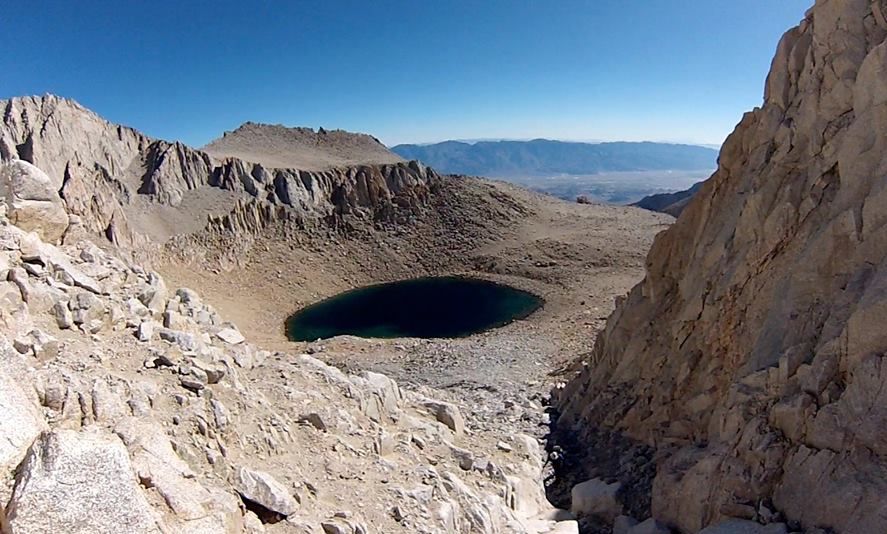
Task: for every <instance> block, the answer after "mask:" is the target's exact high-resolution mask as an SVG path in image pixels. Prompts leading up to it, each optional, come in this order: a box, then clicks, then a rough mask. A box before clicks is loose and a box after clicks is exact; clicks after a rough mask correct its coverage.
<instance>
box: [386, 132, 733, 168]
mask: <svg viewBox="0 0 887 534" xmlns="http://www.w3.org/2000/svg"><path fill="white" fill-rule="evenodd" d="M391 150H392V151H393V152H395V153H397V154H399V155H401V156H402V157H404V158H407V159H416V160H419V161H422V162H424V163H425V164H427V165H431V166H432V167H434V168H436V169H438V170H440V171H442V172H449V173H457V174H471V175H478V176H493V177H507V176H534V175H543V174H593V173H598V172H618V171H650V170H700V169H713V168H714V167H715V165H716V161H715V160H716V157H717V152H716V151H715V150H712V149H710V148H704V147H700V146H692V145H674V144H665V143H625V142H618V143H595V144H592V143H570V142H563V141H550V140H547V139H535V140H533V141H480V142H477V143H473V144H469V143H462V142H459V141H445V142H443V143H437V144H432V145H397V146H395V147H393V148H392V149H391Z"/></svg>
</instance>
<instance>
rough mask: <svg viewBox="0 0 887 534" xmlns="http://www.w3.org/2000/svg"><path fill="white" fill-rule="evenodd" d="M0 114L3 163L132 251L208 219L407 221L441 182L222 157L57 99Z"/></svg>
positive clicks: (12, 103) (377, 167) (398, 165)
mask: <svg viewBox="0 0 887 534" xmlns="http://www.w3.org/2000/svg"><path fill="white" fill-rule="evenodd" d="M0 108H2V109H3V110H4V113H3V120H2V123H0V160H4V161H7V160H11V159H21V160H24V161H27V162H29V163H32V164H34V165H36V166H37V167H38V168H40V169H41V170H43V171H45V172H46V174H47V175H48V176H49V178H50V180H51V181H52V185H53V187H54V189H55V190H56V191H58V192H59V194H60V195H61V196H62V198H64V200H65V205H66V207H67V211H68V212H69V214H71V215H74V216H75V220H74V223H75V226H80V227H82V228H84V229H85V230H87V231H88V232H91V233H94V234H95V233H100V234H104V235H105V236H107V237H108V238H109V239H110V240H111V241H113V242H114V243H116V244H117V245H119V246H123V247H126V248H130V249H133V248H139V247H144V246H148V245H149V244H155V245H156V244H158V243H163V242H165V241H166V240H168V239H169V238H170V237H171V236H173V235H178V234H184V233H195V232H199V231H200V230H202V229H203V228H204V227H205V226H206V224H207V222H208V219H209V218H222V219H223V218H225V217H226V216H230V217H232V218H233V219H236V220H240V221H241V223H247V224H251V225H252V224H259V225H261V224H265V223H267V221H266V220H265V217H266V216H273V215H275V214H279V213H281V212H282V211H286V212H287V214H288V215H287V216H288V217H289V218H292V219H298V220H299V221H300V224H302V225H303V226H305V225H308V226H311V225H316V226H322V227H323V226H326V225H328V224H336V223H337V221H339V220H341V218H342V217H345V216H355V217H358V218H362V219H366V220H369V221H371V222H382V223H384V222H386V221H388V220H390V219H392V218H396V217H400V218H408V217H409V216H410V215H415V214H417V213H419V212H421V210H422V206H424V204H425V203H426V202H427V200H428V195H429V191H431V190H432V189H433V188H434V187H435V184H437V183H439V182H440V180H441V178H440V177H439V176H438V175H437V174H436V173H434V171H432V170H430V169H428V168H426V167H424V166H422V165H420V164H418V163H415V162H413V163H403V162H399V161H398V160H399V158H397V159H396V160H395V161H397V162H394V163H387V164H355V165H352V166H350V167H336V168H326V169H324V170H300V169H295V168H273V167H267V166H265V165H262V164H261V163H252V162H247V161H243V160H240V159H237V158H232V157H222V158H216V157H213V156H211V155H210V154H208V153H206V152H202V151H199V150H194V149H192V148H190V147H188V146H186V145H184V144H182V143H178V142H175V143H173V142H167V141H162V140H156V139H151V138H149V137H147V136H145V135H143V134H141V133H139V132H137V131H136V130H133V129H131V128H128V127H124V126H119V125H114V124H111V123H109V122H107V121H106V120H104V119H102V118H101V117H99V116H98V115H96V114H95V113H93V112H91V111H89V110H87V109H86V108H84V107H82V106H80V105H79V104H77V103H76V102H74V101H72V100H68V99H64V98H59V97H56V96H53V95H47V96H43V97H20V98H12V99H10V100H5V101H0ZM349 135H350V134H349ZM234 205H237V206H238V208H235V210H234V213H233V214H232V206H234ZM246 212H250V213H253V214H256V215H257V216H258V220H257V221H253V219H251V218H249V217H245V216H244V215H243V214H244V213H246Z"/></svg>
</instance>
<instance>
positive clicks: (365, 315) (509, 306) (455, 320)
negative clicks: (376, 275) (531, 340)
mask: <svg viewBox="0 0 887 534" xmlns="http://www.w3.org/2000/svg"><path fill="white" fill-rule="evenodd" d="M543 303H544V301H543V300H542V299H541V298H540V297H537V296H536V295H533V294H532V293H528V292H526V291H521V290H519V289H515V288H513V287H509V286H505V285H501V284H496V283H493V282H487V281H485V280H477V279H473V278H463V277H455V276H448V277H434V278H417V279H414V280H404V281H401V282H394V283H390V284H380V285H375V286H369V287H363V288H359V289H355V290H352V291H348V292H346V293H342V294H340V295H336V296H335V297H332V298H329V299H326V300H324V301H321V302H318V303H317V304H314V305H311V306H308V307H307V308H304V309H302V310H300V311H298V312H296V313H295V314H293V315H292V316H290V317H289V318H288V319H287V321H286V333H287V337H289V339H290V340H292V341H314V340H316V339H326V338H330V337H334V336H338V335H344V334H349V335H353V336H359V337H365V338H396V337H420V338H455V337H465V336H469V335H471V334H476V333H478V332H483V331H485V330H490V329H492V328H497V327H500V326H504V325H506V324H508V323H510V322H511V321H514V320H515V319H523V318H524V317H527V316H528V315H530V314H531V313H533V312H534V311H536V310H537V309H539V308H540V307H542V305H543Z"/></svg>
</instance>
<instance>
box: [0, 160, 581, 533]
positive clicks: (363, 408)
mask: <svg viewBox="0 0 887 534" xmlns="http://www.w3.org/2000/svg"><path fill="white" fill-rule="evenodd" d="M6 165H16V163H15V162H13V163H9V164H6ZM31 172H32V173H33V174H35V175H37V172H38V171H37V170H36V169H31ZM38 176H39V175H38ZM38 230H42V229H40V228H37V229H35V231H33V232H26V231H24V230H22V229H19V228H17V227H16V226H13V225H11V224H10V223H9V222H8V219H7V218H6V216H5V215H3V216H0V250H2V252H0V267H2V269H0V271H2V272H0V278H2V280H3V281H2V282H0V320H2V321H3V325H4V328H3V333H2V335H0V350H2V352H3V354H4V356H3V358H0V434H2V435H3V436H4V438H5V439H4V440H3V442H2V443H0V502H2V503H3V506H0V525H2V527H3V528H4V532H5V531H8V532H11V533H28V532H55V531H66V532H91V533H92V532H119V531H120V529H121V528H123V529H125V530H126V531H127V532H214V533H215V532H325V533H361V532H370V531H378V532H392V531H401V530H403V531H410V532H429V533H432V532H539V533H542V532H560V533H568V532H576V523H575V521H572V520H571V519H570V515H569V514H568V513H566V512H564V511H558V510H556V509H554V508H553V507H551V506H550V505H548V503H547V501H545V498H544V494H543V492H542V487H541V484H540V482H539V480H540V478H541V470H542V456H541V453H540V447H539V443H538V442H537V440H536V439H535V438H533V437H530V436H527V435H522V434H515V433H514V432H513V430H512V429H511V428H510V427H507V426H506V427H505V428H501V427H500V428H499V429H498V430H494V429H491V428H489V427H478V426H477V425H475V424H474V423H473V422H472V421H471V420H470V419H466V418H465V417H463V415H462V413H461V410H460V408H459V406H458V405H456V404H454V403H452V402H449V401H447V400H445V398H446V395H444V394H438V393H436V392H435V391H434V390H431V389H428V388H424V389H422V390H407V389H404V388H401V387H399V386H398V384H397V383H396V382H394V381H393V380H391V379H390V378H388V377H386V376H385V375H381V374H378V373H372V372H362V373H360V374H357V375H349V374H346V373H343V372H342V371H340V370H339V369H336V368H334V367H330V366H328V365H327V364H325V363H323V362H321V361H320V360H318V359H316V358H314V357H312V356H310V355H308V354H286V353H282V352H269V351H265V350H261V349H259V348H257V347H255V346H253V345H251V344H249V343H247V342H246V341H245V340H244V337H243V335H241V334H240V332H239V331H238V330H237V328H236V327H235V326H234V325H233V324H231V323H227V322H225V321H224V320H223V319H222V318H221V317H220V316H219V315H218V314H217V313H216V312H215V310H214V309H213V308H212V307H211V306H209V305H207V304H206V303H204V302H203V301H202V299H201V298H200V296H199V295H198V294H197V293H196V292H194V291H192V290H189V289H186V288H180V289H176V290H172V289H168V288H167V287H166V284H165V283H164V281H163V279H162V277H160V276H159V275H157V274H156V273H153V272H148V271H145V270H144V269H142V268H141V267H139V266H137V265H133V264H130V263H128V262H127V261H125V260H123V259H121V258H118V257H117V256H115V255H114V254H111V253H107V252H104V251H103V250H101V249H100V248H98V247H96V246H95V245H93V244H92V243H91V242H89V241H87V240H77V242H75V243H68V244H65V245H64V246H61V247H57V246H55V245H53V244H50V243H46V242H44V241H43V240H42V239H41V238H40V235H39V234H38V233H37V231H38ZM368 525H372V527H369V526H368Z"/></svg>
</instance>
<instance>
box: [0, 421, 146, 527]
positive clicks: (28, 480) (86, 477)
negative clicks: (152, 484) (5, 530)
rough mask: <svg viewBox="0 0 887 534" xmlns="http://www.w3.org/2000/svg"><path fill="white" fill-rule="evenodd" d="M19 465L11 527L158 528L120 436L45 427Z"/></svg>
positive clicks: (8, 515)
mask: <svg viewBox="0 0 887 534" xmlns="http://www.w3.org/2000/svg"><path fill="white" fill-rule="evenodd" d="M20 469H21V472H20V474H19V477H18V481H17V483H16V487H15V491H14V493H13V496H12V499H11V500H10V502H9V506H8V507H7V519H8V521H9V524H10V527H11V529H12V532H16V533H29V532H34V533H37V532H41V533H42V532H58V531H60V530H64V531H65V532H75V533H76V532H82V533H103V532H107V533H109V534H110V533H117V532H121V531H124V532H133V533H136V532H138V533H155V532H156V533H159V532H160V529H159V528H158V527H157V523H156V520H155V519H154V517H153V515H152V511H151V508H150V506H149V505H148V502H147V501H146V500H145V497H144V496H143V495H142V493H141V491H140V490H139V486H138V484H137V483H136V479H135V476H134V475H133V472H132V466H131V465H130V461H129V455H128V454H127V452H126V448H125V447H124V446H123V443H121V442H120V440H119V439H116V438H114V437H111V436H106V435H103V434H100V433H98V432H76V431H73V430H62V431H56V432H46V433H44V434H42V435H41V436H40V438H39V439H38V440H37V441H35V442H34V445H32V446H31V450H30V452H29V453H28V457H27V458H26V460H25V463H24V464H23V465H22V467H21V468H20Z"/></svg>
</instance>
